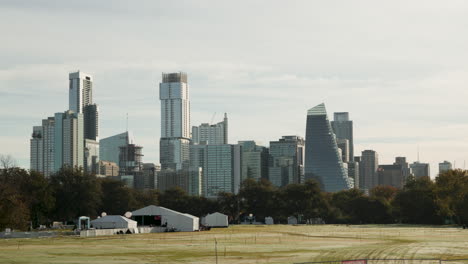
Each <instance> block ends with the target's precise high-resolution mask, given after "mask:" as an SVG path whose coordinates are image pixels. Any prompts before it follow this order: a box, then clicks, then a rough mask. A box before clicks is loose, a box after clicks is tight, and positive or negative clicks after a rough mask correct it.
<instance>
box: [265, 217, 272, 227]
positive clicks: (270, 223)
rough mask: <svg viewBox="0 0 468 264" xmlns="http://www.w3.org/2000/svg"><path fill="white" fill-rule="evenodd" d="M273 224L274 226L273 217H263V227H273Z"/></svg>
mask: <svg viewBox="0 0 468 264" xmlns="http://www.w3.org/2000/svg"><path fill="white" fill-rule="evenodd" d="M273 224H274V221H273V217H270V216H267V217H265V225H273Z"/></svg>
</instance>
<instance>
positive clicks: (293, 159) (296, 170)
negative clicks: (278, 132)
mask: <svg viewBox="0 0 468 264" xmlns="http://www.w3.org/2000/svg"><path fill="white" fill-rule="evenodd" d="M268 179H269V180H270V182H271V183H272V184H273V185H275V186H278V187H280V186H285V185H288V184H290V183H302V182H303V181H304V139H303V138H302V137H299V136H283V137H282V138H281V139H279V140H278V141H270V158H269V167H268Z"/></svg>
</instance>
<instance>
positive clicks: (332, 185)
mask: <svg viewBox="0 0 468 264" xmlns="http://www.w3.org/2000/svg"><path fill="white" fill-rule="evenodd" d="M305 151H306V153H305V158H306V162H305V178H306V179H315V180H317V181H318V182H319V184H320V187H321V189H322V190H323V191H325V192H338V191H341V190H348V189H351V188H353V187H354V182H353V179H351V178H349V177H348V169H347V166H346V165H344V164H343V161H342V157H341V155H340V152H339V149H338V145H337V143H336V137H335V135H334V134H333V131H332V128H331V125H330V122H329V121H328V117H327V112H326V108H325V104H323V103H322V104H319V105H317V106H315V107H313V108H311V109H309V111H308V112H307V125H306V148H305Z"/></svg>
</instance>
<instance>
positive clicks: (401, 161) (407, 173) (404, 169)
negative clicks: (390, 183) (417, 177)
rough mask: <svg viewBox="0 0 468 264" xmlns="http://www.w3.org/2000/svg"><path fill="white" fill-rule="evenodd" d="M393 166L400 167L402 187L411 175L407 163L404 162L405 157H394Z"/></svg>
mask: <svg viewBox="0 0 468 264" xmlns="http://www.w3.org/2000/svg"><path fill="white" fill-rule="evenodd" d="M393 165H400V166H401V169H402V173H403V185H404V183H406V179H408V177H409V176H410V174H411V169H410V167H409V163H408V162H407V161H406V157H395V162H394V163H393Z"/></svg>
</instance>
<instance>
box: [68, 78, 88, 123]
mask: <svg viewBox="0 0 468 264" xmlns="http://www.w3.org/2000/svg"><path fill="white" fill-rule="evenodd" d="M68 79H69V89H70V91H69V94H68V102H69V110H71V111H73V112H75V113H78V114H82V113H83V109H84V107H85V106H87V105H90V104H92V103H93V77H91V75H89V74H86V73H83V72H80V71H77V72H72V73H70V74H69V76H68Z"/></svg>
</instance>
